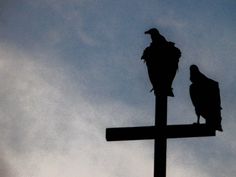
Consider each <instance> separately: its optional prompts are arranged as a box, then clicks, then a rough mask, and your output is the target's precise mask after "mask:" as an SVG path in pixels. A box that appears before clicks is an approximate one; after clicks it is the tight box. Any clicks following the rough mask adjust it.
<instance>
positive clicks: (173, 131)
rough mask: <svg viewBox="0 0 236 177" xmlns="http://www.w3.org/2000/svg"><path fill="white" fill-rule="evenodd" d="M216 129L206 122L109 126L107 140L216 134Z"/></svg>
mask: <svg viewBox="0 0 236 177" xmlns="http://www.w3.org/2000/svg"><path fill="white" fill-rule="evenodd" d="M215 135H216V133H215V130H214V129H212V128H210V127H208V126H207V125H206V124H185V125H167V126H165V127H158V126H146V127H119V128H107V129H106V140H107V141H125V140H145V139H158V137H166V138H191V137H204V136H215Z"/></svg>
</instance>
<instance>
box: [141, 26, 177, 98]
mask: <svg viewBox="0 0 236 177" xmlns="http://www.w3.org/2000/svg"><path fill="white" fill-rule="evenodd" d="M145 34H150V35H151V39H152V43H151V44H150V46H149V47H147V48H146V49H145V50H144V52H143V55H142V57H141V59H143V60H144V61H145V62H146V65H147V69H148V75H149V78H150V81H151V83H152V86H153V90H154V93H155V94H163V95H167V96H174V94H173V92H172V88H171V85H172V82H173V80H174V77H175V75H176V71H177V69H178V62H179V58H180V56H181V52H180V50H179V49H178V48H176V47H175V44H174V43H173V42H169V41H167V40H166V39H165V38H164V37H163V36H162V35H161V34H160V33H159V31H158V30H157V29H156V28H152V29H150V30H148V31H146V32H145Z"/></svg>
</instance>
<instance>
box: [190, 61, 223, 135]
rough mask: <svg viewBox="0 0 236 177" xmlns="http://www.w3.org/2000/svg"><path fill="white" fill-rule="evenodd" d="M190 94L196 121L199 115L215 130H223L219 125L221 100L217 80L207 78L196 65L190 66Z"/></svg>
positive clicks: (198, 119)
mask: <svg viewBox="0 0 236 177" xmlns="http://www.w3.org/2000/svg"><path fill="white" fill-rule="evenodd" d="M190 80H191V82H192V84H191V85H190V89H189V91H190V96H191V100H192V103H193V105H194V107H195V112H196V115H197V123H198V124H199V121H200V116H202V117H203V118H204V119H205V120H206V124H207V125H208V126H209V127H211V128H214V129H215V130H219V131H223V130H222V127H221V119H222V118H221V109H222V108H221V101H220V90H219V85H218V82H216V81H214V80H212V79H209V78H207V77H206V76H205V75H204V74H202V73H201V72H200V71H199V69H198V67H197V66H196V65H191V66H190Z"/></svg>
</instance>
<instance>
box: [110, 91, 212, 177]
mask: <svg viewBox="0 0 236 177" xmlns="http://www.w3.org/2000/svg"><path fill="white" fill-rule="evenodd" d="M203 136H215V130H214V129H212V128H210V127H208V126H207V125H206V124H186V125H167V96H165V95H158V96H156V105H155V125H154V126H146V127H120V128H107V129H106V140H107V141H125V140H145V139H154V177H166V149H167V138H188V137H203Z"/></svg>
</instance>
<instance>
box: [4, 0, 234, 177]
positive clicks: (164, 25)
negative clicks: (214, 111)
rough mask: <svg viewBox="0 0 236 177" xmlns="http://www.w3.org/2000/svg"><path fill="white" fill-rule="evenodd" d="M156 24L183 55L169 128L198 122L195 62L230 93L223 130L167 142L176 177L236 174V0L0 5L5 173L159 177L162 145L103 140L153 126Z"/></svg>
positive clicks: (61, 0) (55, 0)
mask: <svg viewBox="0 0 236 177" xmlns="http://www.w3.org/2000/svg"><path fill="white" fill-rule="evenodd" d="M151 27H156V28H158V29H159V31H160V33H161V34H163V35H164V36H165V37H166V38H167V40H170V41H173V42H175V43H176V46H177V47H178V48H180V49H181V51H182V57H181V59H180V63H179V71H178V73H177V75H176V78H175V81H174V84H173V88H174V93H175V97H174V98H169V107H168V123H169V124H184V123H186V124H189V123H193V122H194V121H196V116H195V112H194V108H193V106H192V104H191V100H190V98H189V91H188V89H189V85H190V81H189V66H190V65H191V64H196V65H198V66H199V68H200V70H201V71H202V72H203V73H205V74H206V75H207V76H208V77H210V78H212V79H214V80H217V81H218V82H219V84H220V89H221V97H222V107H223V110H222V117H223V122H222V124H223V129H224V132H223V133H217V136H216V137H209V138H190V139H178V140H168V159H167V177H170V176H175V177H189V176H192V177H213V176H214V177H232V176H235V174H236V169H235V165H236V117H235V114H236V109H235V105H236V94H235V91H236V83H235V78H236V71H235V69H236V60H235V56H236V42H235V41H236V33H235V31H236V1H234V0H214V1H213V0H192V1H188V0H179V1H171V0H165V1H164V0H163V1H160V0H145V1H141V0H118V1H111V0H110V1H109V0H67V1H65V0H37V1H32V0H1V1H0V81H1V84H0V177H91V176H96V177H126V176H129V177H143V176H146V177H151V176H153V141H151V140H150V141H147V140H146V141H133V142H106V141H105V128H107V127H120V126H125V127H127V126H148V125H153V124H154V96H153V93H149V90H150V89H151V84H150V82H149V80H148V75H147V71H146V66H145V64H144V63H143V62H142V61H141V60H140V57H141V55H142V51H143V49H144V48H145V47H146V46H147V45H149V42H150V38H149V36H146V35H144V31H145V30H147V29H149V28H151Z"/></svg>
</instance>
